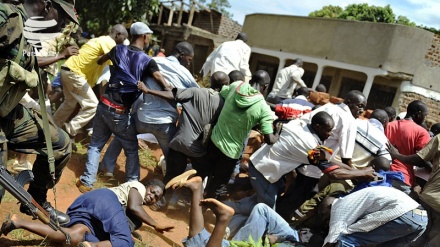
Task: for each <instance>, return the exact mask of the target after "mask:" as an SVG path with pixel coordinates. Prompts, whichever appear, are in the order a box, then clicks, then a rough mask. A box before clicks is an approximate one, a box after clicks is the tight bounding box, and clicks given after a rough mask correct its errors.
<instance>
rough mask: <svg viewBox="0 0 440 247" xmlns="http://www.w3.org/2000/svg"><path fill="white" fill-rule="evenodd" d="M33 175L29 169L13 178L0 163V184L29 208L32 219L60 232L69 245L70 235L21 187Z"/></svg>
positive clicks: (31, 178)
mask: <svg viewBox="0 0 440 247" xmlns="http://www.w3.org/2000/svg"><path fill="white" fill-rule="evenodd" d="M33 177H34V175H33V173H32V172H31V171H22V172H20V174H19V175H18V176H17V179H14V177H13V176H12V175H11V174H10V173H9V172H8V170H7V169H6V167H5V166H4V165H3V164H2V163H0V185H1V186H2V187H3V188H4V189H6V190H7V191H8V192H9V193H11V195H12V196H14V197H15V198H17V200H18V201H19V202H20V203H21V204H22V205H24V206H25V207H27V208H28V209H29V211H30V212H31V214H32V217H33V219H34V220H35V219H38V220H40V221H41V222H43V223H44V224H46V225H49V226H50V227H51V228H52V229H53V230H55V231H60V232H62V233H63V234H64V235H65V236H66V244H67V245H70V235H69V234H68V233H66V232H65V231H64V230H63V229H62V228H61V227H60V225H59V224H58V222H55V221H54V220H52V219H51V218H50V216H49V214H48V213H47V212H46V210H44V209H43V208H42V207H41V205H40V204H38V203H37V202H36V201H35V200H34V198H32V196H31V194H29V193H28V192H27V191H26V190H25V189H24V188H23V185H24V184H26V183H27V182H28V181H30V180H33ZM0 198H1V197H0ZM0 200H1V199H0Z"/></svg>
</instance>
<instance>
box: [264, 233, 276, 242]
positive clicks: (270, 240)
mask: <svg viewBox="0 0 440 247" xmlns="http://www.w3.org/2000/svg"><path fill="white" fill-rule="evenodd" d="M266 237H267V239H268V240H269V243H270V244H276V243H278V236H275V235H269V234H267V235H266Z"/></svg>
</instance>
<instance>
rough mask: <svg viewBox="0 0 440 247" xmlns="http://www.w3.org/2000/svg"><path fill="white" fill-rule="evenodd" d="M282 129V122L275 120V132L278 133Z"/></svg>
mask: <svg viewBox="0 0 440 247" xmlns="http://www.w3.org/2000/svg"><path fill="white" fill-rule="evenodd" d="M282 129H283V123H282V122H277V123H276V124H275V134H276V135H279V134H280V133H281V130H282Z"/></svg>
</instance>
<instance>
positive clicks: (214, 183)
mask: <svg viewBox="0 0 440 247" xmlns="http://www.w3.org/2000/svg"><path fill="white" fill-rule="evenodd" d="M208 155H209V158H210V166H211V170H212V173H211V179H210V181H209V183H208V188H207V194H206V197H208V198H209V197H210V198H217V197H218V196H220V195H222V194H224V193H225V192H226V184H227V183H228V181H229V179H230V178H231V174H232V172H233V171H234V168H235V164H236V163H237V160H238V159H233V158H230V157H228V156H226V155H225V154H224V153H223V152H222V151H221V150H220V149H218V148H217V146H215V144H214V143H212V141H210V142H209V146H208Z"/></svg>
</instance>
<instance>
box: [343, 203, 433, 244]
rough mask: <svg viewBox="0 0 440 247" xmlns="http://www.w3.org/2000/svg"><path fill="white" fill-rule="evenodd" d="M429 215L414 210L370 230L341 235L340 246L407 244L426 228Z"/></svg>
mask: <svg viewBox="0 0 440 247" xmlns="http://www.w3.org/2000/svg"><path fill="white" fill-rule="evenodd" d="M427 224H428V217H427V216H426V215H424V216H422V215H418V214H414V213H413V210H411V211H409V212H407V213H405V214H404V215H402V216H400V217H399V218H397V219H395V220H392V221H390V222H388V223H386V224H384V225H382V226H380V227H378V228H376V229H374V230H372V231H370V232H356V233H353V234H349V235H341V236H340V237H339V239H338V243H339V244H338V247H355V246H364V245H370V244H376V246H377V247H379V246H384V247H394V246H395V247H401V246H406V245H407V244H409V243H411V242H412V241H414V240H415V239H417V238H418V237H419V236H420V235H422V234H423V232H424V231H425V229H426V225H427Z"/></svg>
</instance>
